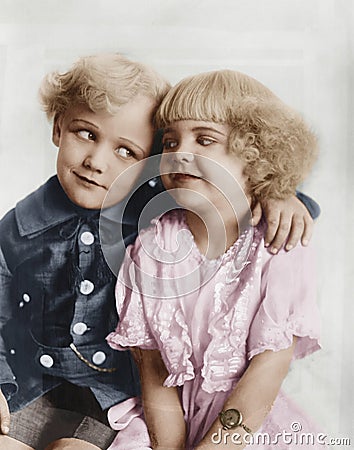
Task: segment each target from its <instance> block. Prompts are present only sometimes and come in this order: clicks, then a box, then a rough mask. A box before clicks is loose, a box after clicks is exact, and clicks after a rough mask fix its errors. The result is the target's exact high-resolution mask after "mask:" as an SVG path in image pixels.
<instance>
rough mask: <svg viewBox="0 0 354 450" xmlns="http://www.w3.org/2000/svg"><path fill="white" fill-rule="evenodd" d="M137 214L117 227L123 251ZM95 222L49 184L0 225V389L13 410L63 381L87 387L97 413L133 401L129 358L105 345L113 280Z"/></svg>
mask: <svg viewBox="0 0 354 450" xmlns="http://www.w3.org/2000/svg"><path fill="white" fill-rule="evenodd" d="M153 194H154V193H153V190H152V189H151V188H150V191H148V192H147V194H146V195H145V196H146V198H148V197H149V195H150V196H151V195H153ZM140 198H141V199H142V201H141V203H144V202H145V201H146V199H145V198H144V195H142V194H140ZM134 214H135V215H136V216H134ZM138 214H139V208H138V205H137V203H135V208H132V209H131V211H130V212H128V213H127V214H125V216H124V218H123V219H122V220H123V226H124V228H125V234H126V236H125V241H126V242H125V245H126V244H128V243H130V242H132V241H133V239H134V238H135V235H136V229H135V228H136V223H137V216H138ZM98 217H99V212H98V211H91V210H84V209H82V208H79V207H77V206H76V205H74V204H72V203H71V202H70V201H69V199H68V198H67V196H66V194H65V193H64V191H63V190H62V188H61V186H60V184H59V182H58V179H57V177H53V178H51V179H50V180H49V181H48V182H47V183H46V184H45V185H43V186H42V187H40V188H39V189H38V190H37V191H35V192H34V193H32V194H31V195H29V196H28V197H26V198H25V199H24V200H22V201H21V202H19V203H18V204H17V206H16V208H15V209H13V210H11V211H10V212H9V213H8V214H7V215H6V216H5V217H4V218H3V219H2V220H1V222H0V305H1V307H0V333H1V334H0V385H1V388H2V390H3V392H4V394H5V395H6V397H7V398H8V401H9V407H10V410H11V411H16V410H18V409H21V408H23V407H24V406H26V405H27V404H28V403H30V402H31V401H33V400H34V399H36V398H38V397H40V396H42V395H43V394H44V393H45V392H47V391H49V390H51V389H53V388H54V387H55V386H58V385H59V384H60V383H61V382H62V381H63V380H64V379H65V380H69V381H71V382H72V383H75V384H77V385H79V386H88V387H90V388H91V390H92V392H93V393H94V394H95V396H96V398H97V400H98V402H99V403H100V405H101V407H102V408H103V409H106V408H108V407H110V406H111V405H113V404H116V403H118V402H120V401H123V400H125V399H126V398H128V397H130V396H135V395H137V393H139V382H138V375H137V370H136V367H135V365H134V363H133V362H132V360H131V357H130V353H129V352H123V353H121V352H116V351H114V350H112V349H111V348H110V347H109V346H108V345H107V343H106V341H105V337H106V336H107V334H108V333H109V332H111V331H112V330H114V328H115V326H116V324H117V320H118V317H117V313H116V308H115V298H114V285H115V280H116V279H115V276H114V275H113V274H112V273H111V271H110V270H109V268H108V266H107V265H106V263H105V260H104V257H103V254H102V251H101V248H100V241H99V236H98ZM118 225H120V224H117V226H118ZM84 233H85V234H84ZM83 235H84V237H85V238H86V239H84V238H83ZM123 253H124V245H123V246H122V258H123ZM72 343H73V344H74V345H75V347H76V349H77V350H78V352H79V353H80V354H81V355H82V357H83V358H85V359H86V360H87V361H89V362H90V363H91V364H94V365H95V366H96V367H99V368H100V369H108V370H109V369H114V371H112V372H109V371H107V372H102V371H97V370H94V369H93V368H91V367H89V366H88V365H87V364H85V362H83V361H81V360H80V359H79V358H78V356H77V355H76V354H75V353H74V351H73V350H72V349H71V348H70V344H72Z"/></svg>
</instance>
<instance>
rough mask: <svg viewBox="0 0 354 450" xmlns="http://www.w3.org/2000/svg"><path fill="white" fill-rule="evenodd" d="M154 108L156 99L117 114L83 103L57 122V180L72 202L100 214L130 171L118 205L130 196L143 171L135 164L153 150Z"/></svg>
mask: <svg viewBox="0 0 354 450" xmlns="http://www.w3.org/2000/svg"><path fill="white" fill-rule="evenodd" d="M154 108H155V103H154V101H153V100H152V99H150V98H148V97H145V96H139V97H137V98H136V99H134V100H133V101H131V102H129V103H127V104H126V105H123V106H122V107H121V108H120V109H119V111H118V112H117V113H116V114H114V115H111V114H109V113H107V112H104V111H102V112H93V111H91V110H90V109H89V108H88V107H87V106H86V105H81V104H78V105H74V106H72V107H70V108H68V109H67V111H66V112H65V113H64V114H62V115H60V116H58V117H57V118H56V119H55V121H54V126H53V142H54V144H55V145H56V146H57V147H59V153H58V158H57V173H58V179H59V181H60V184H61V186H62V187H63V189H64V191H65V193H66V194H67V196H68V197H69V198H70V200H71V201H72V202H73V203H75V204H77V205H79V206H81V207H82V208H87V209H100V208H101V206H102V203H103V200H104V198H105V196H106V194H107V191H108V189H109V188H110V186H111V184H112V183H113V182H114V180H115V179H116V178H117V177H118V176H119V175H120V174H122V172H124V171H125V170H126V169H128V168H130V170H129V176H125V177H122V181H121V183H119V186H118V187H119V192H118V193H117V194H116V195H115V198H114V203H116V202H119V201H121V200H123V199H124V197H126V195H127V194H128V193H129V192H130V190H131V188H132V187H133V185H134V182H135V181H136V179H137V177H138V176H139V173H140V171H141V166H142V165H141V164H136V163H137V162H138V161H141V160H143V159H144V158H146V157H147V156H149V153H150V150H151V146H152V141H153V135H154V131H153V127H152V117H153V112H154ZM135 164H136V169H135V168H134V167H133V166H134V165H135ZM105 206H110V205H106V204H105Z"/></svg>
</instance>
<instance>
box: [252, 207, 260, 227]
mask: <svg viewBox="0 0 354 450" xmlns="http://www.w3.org/2000/svg"><path fill="white" fill-rule="evenodd" d="M261 218H262V206H261V204H260V203H259V202H258V203H257V204H256V206H255V207H254V208H253V209H252V222H251V225H253V226H254V227H255V226H256V225H258V224H259V221H260V220H261Z"/></svg>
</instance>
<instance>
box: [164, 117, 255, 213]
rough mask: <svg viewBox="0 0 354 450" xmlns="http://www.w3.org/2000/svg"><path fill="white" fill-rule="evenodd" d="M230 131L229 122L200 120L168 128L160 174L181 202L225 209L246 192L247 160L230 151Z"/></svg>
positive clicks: (194, 206) (187, 205)
mask: <svg viewBox="0 0 354 450" xmlns="http://www.w3.org/2000/svg"><path fill="white" fill-rule="evenodd" d="M230 131H231V127H230V126H229V125H223V124H219V123H214V122H204V121H199V120H198V121H197V120H180V121H176V122H173V123H171V124H170V125H169V126H168V127H167V128H166V129H165V131H164V136H163V155H162V159H161V166H160V170H161V178H162V181H163V184H164V186H165V188H166V189H167V190H169V191H170V194H171V195H172V196H173V197H174V198H175V200H176V201H177V203H178V204H180V205H181V206H183V207H185V208H187V209H191V210H195V211H201V210H205V208H208V209H210V206H211V205H210V203H212V205H213V206H214V207H216V208H217V210H218V211H219V212H220V213H222V211H223V209H224V208H227V207H229V205H230V204H231V205H235V203H237V202H238V200H239V199H240V198H241V196H242V197H243V198H244V197H245V193H246V195H247V192H245V191H246V181H247V179H246V177H245V175H244V167H245V163H244V162H243V161H242V160H241V159H239V158H238V157H237V156H236V155H234V154H233V153H230V152H229V151H228V138H229V134H230Z"/></svg>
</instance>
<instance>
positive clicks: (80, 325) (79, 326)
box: [73, 322, 87, 336]
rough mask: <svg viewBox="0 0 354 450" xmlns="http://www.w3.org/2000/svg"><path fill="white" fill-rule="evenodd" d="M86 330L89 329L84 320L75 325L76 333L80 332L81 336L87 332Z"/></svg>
mask: <svg viewBox="0 0 354 450" xmlns="http://www.w3.org/2000/svg"><path fill="white" fill-rule="evenodd" d="M85 331H87V325H86V323H84V322H77V323H76V324H75V325H74V326H73V332H74V333H75V334H78V335H79V336H81V335H82V334H84V333H85Z"/></svg>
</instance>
